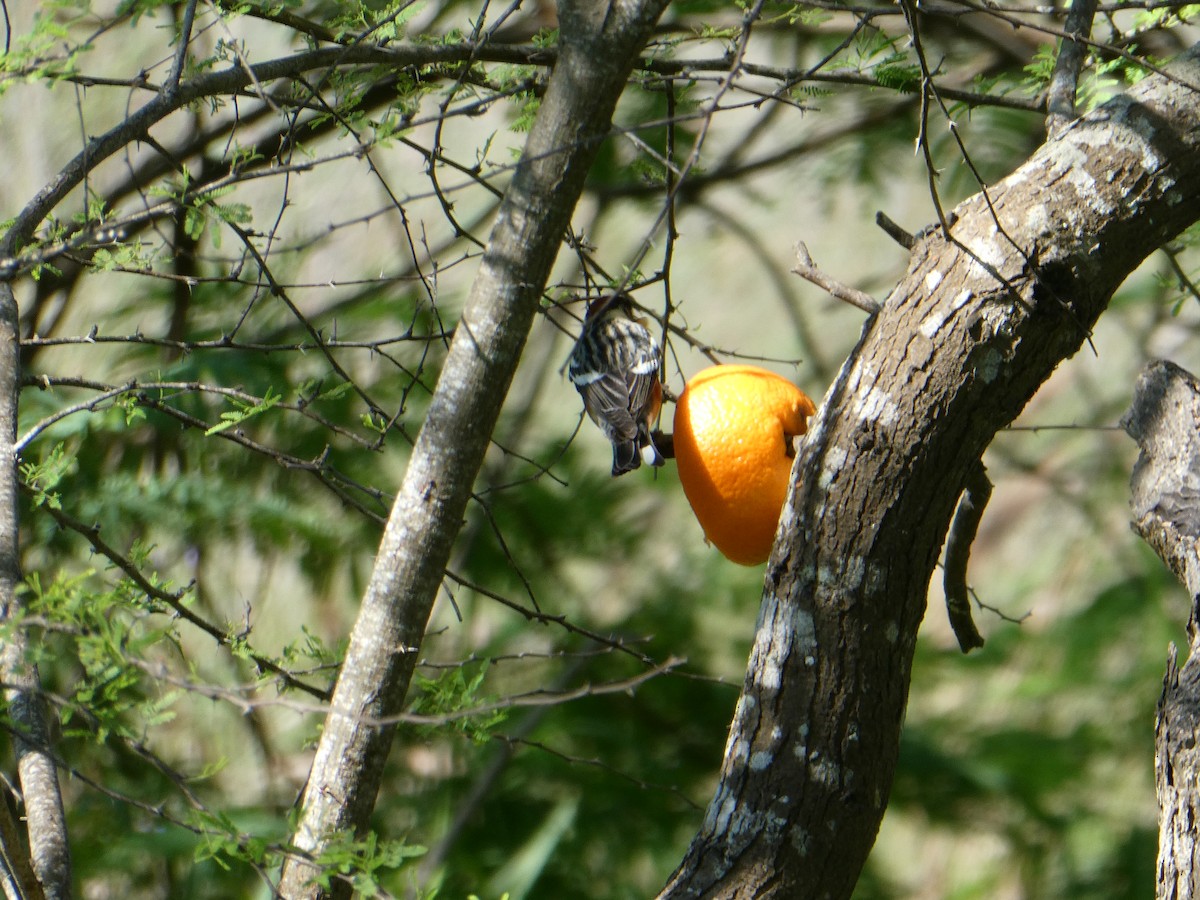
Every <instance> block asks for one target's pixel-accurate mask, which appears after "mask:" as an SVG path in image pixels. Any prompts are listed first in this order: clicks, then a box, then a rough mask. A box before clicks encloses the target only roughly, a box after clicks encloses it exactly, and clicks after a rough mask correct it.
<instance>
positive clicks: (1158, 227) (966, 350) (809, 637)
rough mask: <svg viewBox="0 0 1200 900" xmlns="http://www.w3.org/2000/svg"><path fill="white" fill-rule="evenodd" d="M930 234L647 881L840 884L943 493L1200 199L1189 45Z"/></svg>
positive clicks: (793, 521) (898, 700)
mask: <svg viewBox="0 0 1200 900" xmlns="http://www.w3.org/2000/svg"><path fill="white" fill-rule="evenodd" d="M1170 72H1171V73H1172V77H1170V78H1168V77H1163V76H1161V75H1156V76H1152V77H1150V78H1148V79H1146V80H1145V81H1143V82H1142V83H1141V84H1139V85H1138V86H1137V87H1136V88H1134V89H1133V90H1131V91H1130V92H1129V93H1128V94H1127V95H1124V96H1122V97H1118V98H1116V99H1114V100H1113V101H1112V102H1110V103H1107V104H1105V105H1104V106H1103V107H1101V108H1099V109H1097V110H1095V111H1094V112H1092V113H1090V114H1089V115H1087V116H1085V117H1084V118H1082V119H1080V120H1078V121H1077V122H1075V123H1073V124H1072V125H1070V126H1068V127H1067V128H1065V129H1064V130H1063V131H1062V132H1061V133H1060V134H1059V135H1058V136H1057V137H1056V138H1055V139H1054V140H1052V141H1050V142H1048V143H1047V144H1045V145H1044V146H1043V147H1042V148H1040V149H1039V150H1038V151H1037V152H1036V153H1035V154H1034V155H1033V156H1032V157H1031V158H1030V159H1029V160H1028V161H1027V162H1026V163H1025V164H1024V165H1022V166H1021V167H1020V168H1019V169H1017V170H1016V171H1015V172H1013V173H1012V174H1011V175H1009V176H1008V177H1007V178H1005V179H1004V180H1003V181H1001V182H1000V183H998V184H996V185H995V186H993V187H990V188H989V189H988V190H987V195H986V197H985V196H984V195H977V196H975V197H972V198H970V199H969V200H967V201H965V202H964V203H962V204H961V205H960V206H959V207H958V208H957V209H956V210H955V216H956V221H955V223H954V224H953V225H952V227H951V237H950V238H947V237H946V235H944V234H943V233H942V230H941V229H940V228H938V229H935V230H933V231H932V232H931V233H930V234H929V235H928V236H926V237H925V238H924V239H923V240H921V241H919V242H918V243H917V244H916V245H915V246H914V248H913V252H912V258H911V260H910V264H909V269H908V272H907V274H906V275H905V277H904V279H903V280H902V281H901V282H900V284H899V285H898V286H897V287H896V289H895V290H894V291H893V292H892V294H891V295H890V297H889V298H888V300H887V301H886V302H885V304H884V308H883V309H882V310H881V311H880V313H879V314H878V315H876V316H875V317H873V318H872V319H871V320H870V321H869V322H868V324H867V325H866V327H865V329H864V333H863V336H862V338H861V340H860V342H859V344H858V346H857V347H856V348H855V350H854V352H853V354H852V355H851V357H850V358H849V359H848V360H847V362H846V364H845V365H844V366H843V368H842V370H841V372H840V374H839V376H838V378H837V380H836V382H835V383H834V385H833V386H832V387H831V388H830V390H829V392H828V394H827V395H826V397H825V398H824V401H823V403H822V404H821V407H820V410H819V412H818V414H817V416H816V418H815V420H814V422H813V427H812V429H811V431H810V432H809V436H808V438H807V443H806V444H805V447H804V449H803V451H802V452H801V454H800V456H799V457H798V459H797V461H796V468H795V475H796V481H795V483H794V484H793V488H792V492H791V495H790V497H789V499H788V502H787V504H786V505H785V508H784V512H783V516H782V519H781V522H780V533H779V535H778V536H777V541H776V546H775V550H774V552H773V554H772V557H771V560H770V562H769V563H768V566H767V575H766V584H765V587H764V594H763V602H762V607H761V610H760V613H759V621H758V626H757V631H756V637H755V642H754V646H753V649H752V651H751V657H750V662H749V666H748V670H747V675H746V680H745V684H744V687H743V692H742V696H741V699H740V702H739V704H738V707H737V711H736V714H735V717H734V722H733V725H732V728H731V732H730V736H729V741H728V744H727V746H726V751H725V759H724V763H723V766H722V771H721V778H720V783H719V785H718V787H717V790H716V794H715V796H714V798H713V800H712V802H711V803H710V805H709V807H708V810H707V814H706V816H705V820H704V823H703V826H702V828H701V830H700V833H699V834H698V835H697V837H696V838H695V840H694V841H693V843H692V846H691V847H690V849H689V850H688V853H687V855H686V857H685V858H684V860H683V862H682V864H681V866H680V868H679V869H678V870H677V871H676V873H675V874H674V875H673V876H672V878H671V879H670V881H669V883H668V884H667V886H666V887H665V888H664V890H663V892H662V894H661V897H663V898H681V897H706V898H708V897H739V898H749V897H786V898H789V900H804V898H814V900H815V898H838V897H849V896H850V895H851V892H852V890H853V887H854V884H855V882H856V881H857V879H858V876H859V873H860V871H861V869H862V866H863V863H864V862H865V860H866V857H867V854H868V852H869V850H870V848H871V846H872V844H873V843H874V840H875V836H876V833H877V831H878V828H879V822H880V819H881V818H882V815H883V811H884V808H885V807H886V805H887V801H888V793H889V791H890V788H891V783H892V776H893V773H894V770H895V764H896V757H897V753H898V746H899V734H900V726H901V721H902V719H903V715H904V707H905V703H906V701H907V695H908V688H909V675H910V668H911V664H912V656H913V649H914V646H915V642H916V635H917V629H918V627H919V625H920V622H921V619H922V617H923V615H924V611H925V597H926V591H927V588H928V584H929V579H930V576H931V574H932V572H933V568H934V565H935V563H936V561H937V557H938V550H939V547H940V546H941V542H942V538H943V536H944V534H945V532H946V528H947V526H948V524H949V522H950V517H951V514H952V512H953V509H954V506H955V501H956V499H957V497H958V495H959V492H960V489H961V488H962V486H963V484H964V483H965V481H966V479H967V476H968V474H969V473H970V472H971V471H972V469H973V468H974V467H975V466H977V465H978V461H979V459H980V456H981V454H982V453H983V451H984V449H985V448H986V447H987V445H988V444H989V442H990V441H991V439H992V437H993V436H994V434H995V433H996V431H997V430H998V429H1000V428H1001V427H1003V426H1004V425H1006V424H1007V423H1009V422H1010V421H1012V419H1013V418H1014V417H1015V416H1016V415H1017V413H1018V412H1020V410H1021V408H1022V407H1023V406H1024V405H1025V403H1026V402H1027V401H1028V400H1029V398H1030V397H1031V396H1032V395H1033V393H1034V392H1035V391H1036V390H1037V388H1038V386H1039V385H1041V383H1042V382H1043V381H1044V380H1045V379H1046V378H1047V377H1048V376H1049V375H1050V373H1051V372H1052V371H1053V370H1054V368H1055V367H1056V366H1057V365H1058V364H1059V363H1060V362H1061V361H1062V360H1063V359H1065V358H1066V357H1068V356H1070V355H1071V354H1073V353H1074V352H1075V351H1077V350H1078V349H1079V347H1080V346H1081V344H1082V343H1083V342H1084V341H1085V340H1086V338H1087V335H1088V331H1089V329H1090V328H1091V326H1092V324H1093V323H1094V322H1095V320H1096V318H1097V317H1098V316H1099V315H1100V314H1101V312H1103V310H1104V308H1105V306H1106V305H1107V303H1108V301H1109V299H1110V297H1111V296H1112V294H1113V292H1114V291H1115V290H1116V288H1117V287H1118V286H1119V285H1120V284H1121V282H1122V281H1123V280H1124V279H1125V278H1126V276H1127V275H1128V274H1129V273H1130V272H1131V271H1132V270H1133V269H1134V268H1135V267H1136V266H1137V265H1138V263H1140V262H1141V260H1142V259H1144V258H1145V257H1146V256H1147V255H1148V254H1149V253H1151V252H1152V251H1153V250H1155V249H1156V248H1157V247H1159V246H1161V245H1162V244H1163V243H1164V242H1165V241H1166V240H1168V239H1170V238H1171V237H1173V236H1174V235H1176V234H1178V233H1179V232H1180V231H1181V230H1182V229H1183V228H1185V227H1186V226H1188V225H1189V224H1191V223H1192V222H1193V221H1194V220H1196V218H1197V217H1198V216H1200V47H1197V48H1193V49H1192V50H1191V51H1190V52H1189V53H1188V54H1186V55H1185V56H1184V57H1183V58H1181V59H1180V60H1179V61H1178V62H1177V63H1176V64H1175V65H1173V66H1172V68H1171V69H1170Z"/></svg>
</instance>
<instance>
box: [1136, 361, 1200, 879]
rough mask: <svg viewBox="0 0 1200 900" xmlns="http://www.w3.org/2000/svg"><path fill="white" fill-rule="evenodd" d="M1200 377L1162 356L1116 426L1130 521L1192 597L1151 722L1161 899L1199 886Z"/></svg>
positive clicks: (1144, 377) (1146, 371) (1140, 380)
mask: <svg viewBox="0 0 1200 900" xmlns="http://www.w3.org/2000/svg"><path fill="white" fill-rule="evenodd" d="M1197 422H1200V382H1197V381H1196V379H1195V378H1194V377H1193V376H1192V375H1190V374H1188V373H1187V372H1185V371H1183V370H1182V369H1180V368H1179V367H1178V366H1175V365H1173V364H1171V363H1168V362H1162V361H1156V362H1153V363H1151V364H1150V365H1148V366H1147V367H1146V368H1145V369H1144V370H1143V372H1142V374H1141V375H1140V376H1139V377H1138V383H1137V391H1136V393H1135V394H1134V399H1133V405H1132V406H1131V408H1130V410H1129V412H1128V413H1127V414H1126V416H1125V419H1124V421H1123V422H1122V424H1123V425H1124V426H1125V430H1126V431H1127V432H1128V433H1129V435H1130V437H1132V438H1133V439H1134V440H1135V441H1137V444H1138V447H1139V448H1140V449H1141V454H1140V455H1139V457H1138V461H1137V464H1136V465H1135V466H1134V470H1133V479H1132V485H1131V486H1132V489H1133V491H1132V497H1131V501H1130V505H1131V506H1132V508H1133V524H1134V528H1136V529H1137V532H1138V534H1140V535H1141V536H1142V538H1143V539H1144V540H1145V541H1146V543H1148V544H1149V545H1150V546H1151V547H1153V548H1154V551H1155V552H1156V553H1157V554H1158V555H1159V556H1160V557H1161V558H1162V560H1163V561H1164V562H1165V563H1166V564H1167V566H1168V567H1169V568H1170V569H1171V571H1172V572H1174V573H1175V575H1176V576H1177V577H1178V578H1179V580H1180V581H1182V582H1183V584H1184V586H1185V587H1186V588H1187V591H1188V594H1189V595H1190V596H1191V604H1190V607H1191V609H1190V612H1189V616H1188V626H1187V633H1188V656H1187V659H1186V661H1185V662H1184V664H1183V666H1182V667H1180V666H1179V664H1178V661H1177V659H1176V657H1177V651H1176V648H1175V646H1174V645H1173V644H1172V645H1171V648H1170V651H1169V654H1168V658H1167V673H1166V677H1165V678H1164V679H1163V692H1162V697H1161V698H1160V699H1159V701H1158V714H1157V719H1156V722H1155V728H1154V751H1155V752H1154V780H1155V784H1156V787H1157V792H1158V806H1159V818H1158V824H1159V831H1158V877H1157V885H1158V887H1157V896H1158V897H1159V900H1181V898H1184V897H1195V896H1197V893H1198V891H1200V832H1198V831H1197V823H1200V622H1198V620H1197V604H1198V602H1200V551H1198V548H1200V430H1197V428H1196V423H1197Z"/></svg>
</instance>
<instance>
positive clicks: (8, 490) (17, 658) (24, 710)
mask: <svg viewBox="0 0 1200 900" xmlns="http://www.w3.org/2000/svg"><path fill="white" fill-rule="evenodd" d="M2 252H3V248H0V253H2ZM17 316H18V314H17V302H16V298H15V297H14V296H13V291H12V286H11V285H10V284H8V283H7V282H0V460H2V461H3V462H2V464H0V623H4V622H10V621H11V620H12V619H13V618H14V617H15V615H16V614H17V612H18V611H19V607H20V603H21V600H20V594H19V593H18V588H19V587H20V584H21V562H20V558H19V555H18V546H19V545H18V516H17V492H18V485H17V453H16V447H15V445H16V439H17V392H18V388H19V386H20V383H21V364H20V340H19V331H18V325H17V321H18V319H17ZM27 649H28V641H27V635H26V633H25V632H24V631H23V630H21V629H20V628H15V629H12V630H11V631H10V632H9V633H8V634H7V637H6V639H5V641H4V642H3V646H2V647H0V679H3V682H4V697H5V700H6V701H7V703H8V714H9V716H10V718H11V720H12V725H13V734H12V741H13V749H14V751H15V753H16V757H17V779H18V781H19V783H20V786H21V799H22V801H23V803H24V818H25V824H26V837H27V839H28V842H29V847H28V853H29V862H28V863H27V862H26V861H25V860H24V859H23V858H20V851H19V850H18V848H16V847H14V846H13V843H12V840H11V836H12V834H13V832H14V829H10V828H5V829H3V830H2V833H3V834H4V835H5V836H6V838H8V839H6V840H5V841H4V845H5V846H4V850H5V851H6V853H5V857H6V862H5V866H6V868H7V870H8V874H9V876H10V881H12V882H16V883H23V887H24V889H25V891H26V892H27V893H29V892H32V896H35V897H36V896H40V895H44V896H45V897H48V898H51V900H67V898H70V896H71V854H70V849H69V844H68V842H67V824H66V816H65V814H64V811H63V805H62V793H61V791H60V789H59V784H58V771H57V769H56V767H55V761H54V756H53V754H52V751H51V748H50V737H49V729H48V728H47V726H46V710H45V703H44V702H43V700H42V695H41V682H40V681H39V679H38V672H37V668H36V667H35V666H34V665H32V664H31V663H30V662H29V661H28V660H27V658H26V656H27ZM7 813H8V811H7V809H5V810H4V811H3V812H0V815H7ZM30 864H31V865H32V874H33V875H34V877H35V878H36V883H35V884H30V883H29V878H28V874H29V870H30Z"/></svg>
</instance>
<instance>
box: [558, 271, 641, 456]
mask: <svg viewBox="0 0 1200 900" xmlns="http://www.w3.org/2000/svg"><path fill="white" fill-rule="evenodd" d="M660 355H661V351H660V348H659V343H658V340H657V339H656V338H655V337H654V335H653V334H652V333H651V332H650V329H649V328H647V327H646V326H645V325H643V324H642V323H641V322H639V321H637V320H636V319H634V318H633V302H632V301H631V300H630V298H629V297H628V296H627V295H624V294H612V295H610V296H607V297H601V298H600V299H598V300H593V301H592V303H591V304H589V306H588V311H587V316H586V318H585V319H584V322H583V331H582V332H581V333H580V335H579V340H578V341H576V342H575V349H574V350H573V351H572V353H571V364H570V367H569V369H568V374H569V375H570V378H571V382H572V383H573V384H574V385H575V387H576V389H577V390H578V391H579V393H580V394H581V395H582V396H583V408H584V409H585V410H586V411H587V414H588V415H589V416H590V417H591V419H592V421H593V422H595V423H596V424H597V425H598V426H599V427H600V430H601V431H603V432H604V434H605V436H606V437H607V438H608V439H609V440H610V441H612V445H613V465H612V473H613V475H614V476H616V475H624V474H625V473H626V472H632V471H633V470H634V469H636V468H637V467H638V466H640V465H641V464H642V463H643V462H644V463H646V465H648V466H661V465H662V464H663V456H662V454H661V453H660V452H659V451H658V448H657V447H655V446H654V439H653V438H652V437H651V436H650V428H651V425H652V423H653V422H654V420H655V419H656V418H657V417H658V411H659V409H660V408H661V407H662V396H663V391H662V382H661V381H659V378H658V363H659V356H660Z"/></svg>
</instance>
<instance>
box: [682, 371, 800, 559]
mask: <svg viewBox="0 0 1200 900" xmlns="http://www.w3.org/2000/svg"><path fill="white" fill-rule="evenodd" d="M815 412H816V407H815V406H813V402H812V401H811V400H810V399H809V398H808V396H807V395H806V394H805V393H804V392H803V391H802V390H800V388H798V387H796V386H795V385H794V384H792V383H791V382H790V381H788V380H787V379H786V378H784V377H783V376H781V375H776V374H775V373H774V372H769V371H767V370H766V369H760V368H758V367H757V366H712V367H710V368H707V369H704V370H703V371H701V372H699V373H698V374H697V375H695V376H694V377H693V378H692V380H691V381H689V382H688V383H687V387H686V388H685V389H684V391H683V393H682V394H681V395H680V397H679V401H678V402H677V403H676V404H675V435H674V437H675V462H676V464H677V465H678V467H679V480H680V482H681V483H682V484H683V492H684V493H685V494H686V495H687V498H688V502H689V503H690V504H691V505H692V511H693V512H695V514H696V518H697V519H698V520H699V521H700V527H701V528H703V529H704V535H705V537H707V538H708V540H709V541H710V542H711V543H713V544H715V545H716V547H717V549H718V550H720V551H721V552H722V553H723V554H725V556H726V557H728V558H729V559H730V560H732V561H733V562H735V563H740V564H741V565H744V566H756V565H758V564H759V563H762V562H766V560H767V557H768V556H770V555H771V544H772V542H773V541H774V539H775V528H776V526H777V525H778V524H779V513H780V511H781V510H782V509H783V502H784V500H786V499H787V491H788V480H789V478H790V476H791V471H792V456H793V454H792V438H794V437H795V436H796V435H800V434H804V432H806V431H807V430H808V417H809V416H811V415H812V414H813V413H815Z"/></svg>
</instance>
